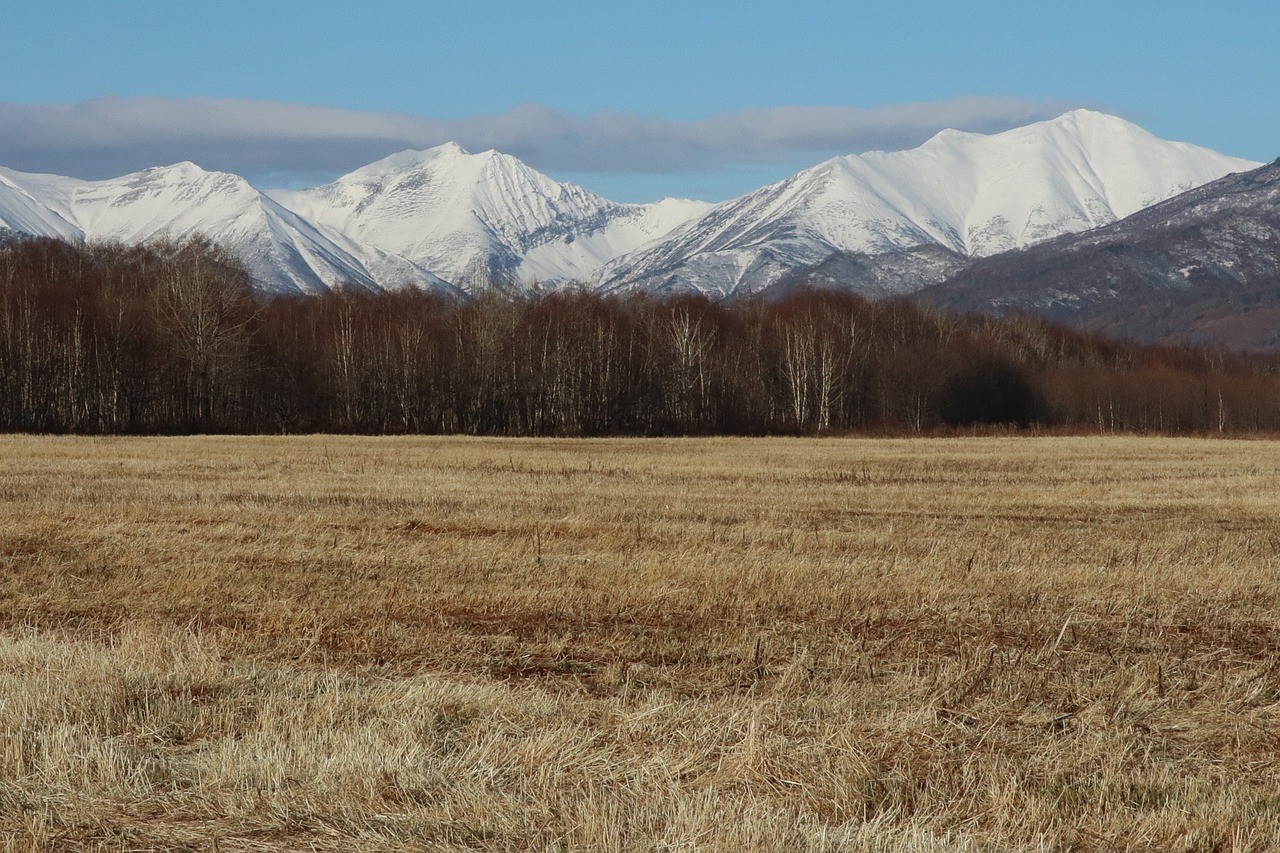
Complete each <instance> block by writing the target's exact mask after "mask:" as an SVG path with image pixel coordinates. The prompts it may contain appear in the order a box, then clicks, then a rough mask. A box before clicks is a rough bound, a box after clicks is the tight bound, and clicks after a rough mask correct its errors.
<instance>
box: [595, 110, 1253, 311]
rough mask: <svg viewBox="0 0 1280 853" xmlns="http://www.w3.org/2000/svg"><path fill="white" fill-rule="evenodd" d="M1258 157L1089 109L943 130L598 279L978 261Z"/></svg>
mask: <svg viewBox="0 0 1280 853" xmlns="http://www.w3.org/2000/svg"><path fill="white" fill-rule="evenodd" d="M1257 165H1258V164H1256V163H1253V162H1251V161H1248V160H1241V159H1237V158H1233V157H1227V156H1225V155H1222V154H1218V153H1217V152H1214V151H1210V150H1209V149H1205V148H1199V147H1197V146H1194V145H1189V144H1186V143H1179V142H1166V141H1164V140H1161V139H1158V138H1157V137H1155V136H1152V135H1151V134H1150V133H1147V132H1146V131H1145V130H1143V129H1141V128H1139V127H1137V126H1136V125H1133V124H1130V123H1129V122H1127V121H1124V120H1123V119H1120V118H1116V117H1115V116H1110V115H1105V114H1103V113H1097V112H1092V111H1088V110H1076V111H1074V112H1070V113H1066V114H1065V115H1062V116H1060V117H1058V118H1056V119H1052V120H1049V121H1044V122H1038V123H1036V124H1032V125H1027V126H1025V127H1020V128H1015V129H1014V130H1010V131H1006V132H1004V133H999V134H993V135H989V136H986V135H980V134H974V133H964V132H960V131H955V130H944V131H942V132H941V133H939V134H937V135H936V136H934V137H933V138H932V139H930V140H929V141H928V142H926V143H925V144H924V145H922V146H920V147H919V148H915V149H912V150H909V151H894V152H879V151H876V152H870V153H867V154H855V155H850V156H846V157H837V158H835V159H832V160H828V161H826V162H825V163H820V164H819V165H817V166H814V167H813V168H811V169H806V170H805V171H803V172H800V173H799V174H797V175H794V176H792V177H790V178H787V179H786V180H784V181H781V182H779V183H776V184H772V185H770V186H767V187H763V188H762V189H759V190H757V191H755V192H753V193H749V194H748V195H746V196H743V197H741V198H738V199H734V200H732V201H727V202H724V203H722V204H718V205H716V206H715V207H713V208H711V209H710V210H709V211H707V213H706V214H704V215H703V216H702V217H700V218H699V219H697V220H694V221H692V222H690V223H688V224H686V225H685V226H683V227H681V228H679V229H677V230H676V231H675V232H673V233H672V234H671V236H670V237H669V238H667V239H666V240H663V241H662V242H661V243H660V244H658V245H656V246H653V247H651V248H649V249H647V250H644V251H642V252H639V253H636V254H633V255H630V256H627V257H623V258H620V259H618V260H617V261H615V262H613V263H612V264H610V265H608V266H607V267H606V268H605V269H604V270H603V271H602V274H601V276H600V281H601V284H602V285H603V287H604V288H605V289H607V290H616V289H622V288H636V289H642V290H650V291H654V290H657V291H663V290H681V289H696V290H699V291H702V292H707V293H712V294H714V295H717V296H728V295H733V294H739V293H744V292H757V291H760V290H764V289H766V288H768V287H769V286H771V285H772V284H775V283H776V282H778V281H779V280H780V279H782V278H784V277H785V276H786V275H787V274H788V273H790V272H794V271H796V270H800V269H805V268H813V267H816V266H818V265H820V264H822V263H823V262H824V261H826V260H828V259H829V258H831V257H832V256H834V255H837V254H840V253H844V254H851V255H859V256H872V257H874V256H878V255H885V254H890V253H897V252H902V251H906V250H910V249H913V248H917V247H925V246H935V247H941V248H942V249H945V250H947V251H949V252H953V253H956V254H958V255H961V256H965V257H969V258H975V257H985V256H988V255H994V254H997V253H999V252H1003V251H1008V250H1011V249H1017V248H1023V247H1026V246H1030V245H1034V244H1036V243H1039V242H1041V241H1043V240H1046V239H1049V238H1052V237H1056V236H1059V235H1062V234H1070V233H1077V232H1080V231H1085V230H1087V229H1090V228H1094V227H1097V226H1099V225H1104V224H1107V223H1110V222H1114V221H1116V220H1118V219H1121V218H1123V217H1125V216H1128V215H1130V214H1132V213H1134V212H1136V211H1138V210H1140V209H1142V208H1144V207H1147V206H1149V205H1151V204H1155V203H1156V202H1160V201H1163V200H1165V199H1167V198H1170V197H1172V196H1174V195H1177V194H1178V193H1181V192H1184V191H1186V190H1189V189H1191V188H1193V187H1196V186H1200V185H1202V184H1205V183H1208V182H1210V181H1213V180H1216V179H1217V178H1220V177H1222V176H1224V175H1226V174H1229V173H1232V172H1240V171H1245V170H1247V169H1252V168H1254V167H1256V166H1257ZM925 283H932V282H925ZM915 286H916V287H919V286H922V284H917V285H915Z"/></svg>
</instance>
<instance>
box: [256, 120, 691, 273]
mask: <svg viewBox="0 0 1280 853" xmlns="http://www.w3.org/2000/svg"><path fill="white" fill-rule="evenodd" d="M272 196H273V197H274V198H275V199H277V200H278V201H280V202H281V203H282V204H284V205H286V206H287V207H289V208H290V209H292V210H294V211H297V212H298V213H299V214H301V215H302V216H304V217H306V218H307V219H309V220H311V221H313V222H316V223H319V224H321V225H324V226H327V227H329V228H331V229H333V230H334V231H337V232H340V233H343V234H346V235H348V236H351V237H354V238H356V239H359V240H361V241H364V242H367V243H369V244H372V245H376V246H379V247H381V248H383V249H387V250H389V251H392V252H394V253H396V254H398V255H401V256H403V257H406V258H408V259H410V260H412V261H414V262H415V263H417V264H419V265H421V266H423V267H425V268H427V269H430V270H432V271H433V272H435V273H437V274H438V275H440V276H442V277H443V278H445V279H448V280H449V281H451V282H453V283H455V284H457V285H459V286H461V287H463V288H465V289H468V290H478V289H480V288H483V287H486V286H488V285H489V284H491V283H499V284H509V285H519V284H529V283H531V282H533V281H546V282H557V283H558V282H565V281H572V280H586V279H588V278H590V277H591V276H592V274H593V273H594V272H595V271H596V270H597V269H598V268H599V267H600V266H601V265H603V264H604V263H606V262H608V261H610V260H613V259H614V258H616V257H618V256H619V255H622V254H624V253H626V252H630V251H633V250H635V249H637V248H639V247H641V246H643V245H645V244H647V243H649V242H651V241H653V240H654V239H656V238H659V237H661V236H663V235H664V234H666V233H667V232H668V231H670V230H671V229H672V228H674V227H675V226H677V225H680V224H682V223H683V222H685V221H687V220H689V219H691V218H692V217H694V216H696V215H698V214H700V213H702V212H703V211H704V210H705V209H706V208H707V207H709V205H706V204H704V203H702V202H694V201H684V200H678V199H667V200H664V201H661V202H658V203H656V204H649V205H635V204H618V203H616V202H612V201H608V200H607V199H603V198H601V197H600V196H597V195H595V194H594V193H591V192H588V191H587V190H585V189H582V188H581V187H577V186H574V185H573V184H565V183H559V182H557V181H554V180H552V179H551V178H548V177H547V176H546V175H543V174H541V173H540V172H537V171H535V170H534V169H531V168H530V167H529V166H527V165H525V164H524V163H522V162H521V161H520V160H517V159H516V158H514V157H511V156H508V155H506V154H499V153H498V152H496V151H486V152H483V153H480V154H469V153H467V152H466V151H464V150H463V149H462V148H460V147H459V146H457V145H454V144H448V145H442V146H439V147H437V148H431V149H428V150H426V151H404V152H401V153H399V154H394V155H392V156H390V157H387V158H385V159H383V160H379V161H378V162H376V163H372V164H370V165H368V166H365V167H363V168H361V169H357V170H356V171H354V172H352V173H350V174H348V175H345V176H343V177H341V178H339V179H338V180H337V181H335V182H333V183H331V184H328V185H327V186H323V187H318V188H315V189H309V190H298V191H276V192H273V193H272Z"/></svg>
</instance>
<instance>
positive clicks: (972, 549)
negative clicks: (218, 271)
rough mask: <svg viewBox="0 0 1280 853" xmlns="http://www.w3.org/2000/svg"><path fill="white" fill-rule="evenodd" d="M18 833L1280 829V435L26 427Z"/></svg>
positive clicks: (17, 506)
mask: <svg viewBox="0 0 1280 853" xmlns="http://www.w3.org/2000/svg"><path fill="white" fill-rule="evenodd" d="M0 849H3V850H217V851H266V850H298V851H303V850H320V851H383V850H441V851H463V850H499V851H544V850H545V851H588V850H590V851H597V850H600V851H700V850H705V851H713V850H714V851H750V850H788V851H791V850H795V851H801V850H813V851H838V850H841V851H878V853H941V851H988V850H991V851H1024V850H1025V851H1068V850H1071V851H1094V850H1096V851H1111V850H1159V851H1205V853H1207V851H1262V850H1273V849H1280V445H1276V444H1271V443H1264V442H1229V441H1197V440H1165V439H1130V438H1105V439H1104V438H1070V439H1062V438H1040V439H1034V438H1009V439H1001V438H987V439H957V440H941V439H939V440H917V441H910V440H907V441H878V440H848V441H846V440H775V439H769V440H750V439H733V440H728V439H724V440H719V439H717V440H671V441H666V440H663V441H568V440H563V441H523V440H481V439H453V438H449V439H417V438H413V439H399V438H396V439H389V438H380V439H370V438H339V437H305V438H175V439H154V438H152V439H64V438H45V437H25V436H16V437H15V436H11V437H4V438H0Z"/></svg>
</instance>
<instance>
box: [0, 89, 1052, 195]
mask: <svg viewBox="0 0 1280 853" xmlns="http://www.w3.org/2000/svg"><path fill="white" fill-rule="evenodd" d="M1074 106H1077V104H1071V103H1064V102H1047V101H1027V100H1021V99H1017V98H992V97H968V98H956V99H953V100H947V101H937V102H931V103H917V104H904V105H899V106H888V107H876V108H870V109H862V108H857V107H799V106H792V107H770V108H760V109H750V110H742V111H740V112H733V113H723V114H720V115H716V116H712V117H709V118H705V119H699V120H695V121H675V120H670V119H662V118H654V117H648V116H640V115H635V114H631V113H612V112H602V113H596V114H594V115H589V116H576V115H572V114H569V113H564V112H559V111H557V110H553V109H551V108H549V107H546V106H542V105H538V104H526V105H523V106H519V107H516V108H514V109H512V110H510V111H508V112H506V113H503V114H501V115H478V116H471V117H467V118H462V119H450V120H445V119H433V118H427V117H422V116H414V115H407V114H401V113H379V112H362V111H356V110H344V109H336V108H332V107H316V106H309V105H305V104H292V103H275V102H268V101H246V100H226V99H212V98H192V99H185V100H169V99H161V98H115V97H108V98H98V99H95V100H91V101H85V102H82V103H78V104H12V103H0V165H5V166H8V167H10V168H14V169H18V170H21V171H30V172H53V173H56V174H64V175H73V176H76V177H84V178H102V177H113V176H116V175H120V174H124V173H126V172H131V171H135V170H137V169H142V168H145V167H147V166H154V165H163V164H168V163H173V162H177V161H181V160H192V161H194V162H196V163H198V164H200V165H201V166H204V167H205V168H208V169H219V170H224V171H230V172H235V173H237V174H242V175H245V176H247V177H249V178H251V179H253V180H256V181H258V182H260V183H272V182H281V181H297V180H305V179H307V178H311V177H316V178H319V177H322V176H334V175H337V174H340V173H342V172H346V171H349V170H350V169H353V168H356V167H358V166H361V165H364V164H365V163H369V162H372V161H373V160H376V159H379V158H380V157H384V156H386V155H388V154H391V153H394V152H396V151H400V150H404V149H406V148H428V147H431V146H433V145H438V144H440V143H443V142H449V141H454V142H458V143H459V144H461V145H462V146H463V147H464V148H467V149H469V150H473V151H478V150H485V149H488V148H496V149H498V150H500V151H505V152H507V153H509V154H513V155H515V156H517V157H519V158H521V159H523V160H525V161H526V162H528V163H529V164H530V165H532V166H534V167H535V168H539V169H545V170H549V171H572V172H580V173H585V172H596V173H619V174H669V173H676V172H681V173H690V172H699V171H706V172H711V171H716V170H718V169H723V168H727V167H731V166H739V165H745V164H771V163H807V162H814V161H816V160H818V159H821V158H822V157H824V156H831V155H834V154H841V153H855V152H860V151H868V150H873V149H890V150H891V149H899V148H908V147H913V146H915V145H918V144H920V143H922V142H924V141H925V140H926V139H928V138H929V137H930V136H932V135H933V134H934V133H936V132H937V131H939V130H942V129H943V128H955V129H958V130H971V131H978V132H984V133H990V132H997V131H1000V130H1006V129H1008V128H1011V127H1016V126H1019V125H1023V124H1027V123H1029V122H1032V121H1037V120H1040V119H1046V118H1051V117H1053V116H1056V115H1059V114H1061V113H1062V112H1064V111H1065V110H1067V109H1070V108H1072V107H1074Z"/></svg>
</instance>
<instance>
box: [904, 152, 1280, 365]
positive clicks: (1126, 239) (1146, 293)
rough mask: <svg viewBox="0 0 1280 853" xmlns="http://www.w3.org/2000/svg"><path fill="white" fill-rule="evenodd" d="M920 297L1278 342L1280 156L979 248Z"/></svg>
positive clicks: (1157, 332) (1144, 332) (1155, 338)
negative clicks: (1132, 208)
mask: <svg viewBox="0 0 1280 853" xmlns="http://www.w3.org/2000/svg"><path fill="white" fill-rule="evenodd" d="M921 297H922V298H925V299H927V300H928V301H930V302H932V303H934V304H937V305H941V306H944V307H947V308H951V309H959V310H965V311H986V312H990V313H1003V312H1005V311H1009V310H1013V309H1018V310H1024V311H1030V312H1033V313H1037V314H1042V315H1044V316H1047V317H1049V318H1050V319H1052V320H1055V321H1057V322H1064V323H1072V324H1076V325H1080V326H1084V327H1087V328H1091V329H1095V330H1098V331H1101V332H1104V333H1107V334H1109V335H1113V336H1122V337H1127V338H1134V339H1138V340H1143V341H1149V342H1159V341H1177V342H1182V341H1187V340H1190V341H1192V342H1194V343H1201V344H1207V343H1214V344H1225V345H1227V346H1231V347H1239V348H1246V349H1256V350H1277V349H1280V161H1277V162H1275V163H1272V164H1270V165H1267V166H1263V167H1262V168H1259V169H1256V170H1253V171H1250V172H1246V173H1243V174H1238V175H1229V176H1227V177H1225V178H1222V179H1221V180H1218V181H1214V182H1213V183H1210V184H1207V185H1205V186H1202V187H1198V188H1197V189H1194V190H1191V191H1189V192H1186V193H1183V194H1182V195H1179V196H1176V197H1174V198H1171V199H1169V200H1167V201H1165V202H1162V203H1160V204H1157V205H1154V206H1152V207H1150V208H1146V209H1144V210H1142V211H1139V212H1138V213H1136V214H1134V215H1133V216H1130V217H1128V218H1126V219H1123V220H1121V221H1119V222H1116V223H1113V224H1110V225H1107V226H1104V227H1102V228H1097V229H1094V230H1092V231H1087V232H1084V233H1082V234H1075V235H1068V236H1064V237H1060V238H1057V239H1055V240H1051V241H1048V242H1045V243H1042V244H1040V245H1038V246H1035V247H1033V248H1030V249H1027V250H1026V251H1020V252H1008V253H1005V254H1002V255H998V256H995V257H992V258H987V259H983V260H981V261H979V262H977V263H975V264H973V265H972V266H970V267H969V268H968V269H965V270H963V271H960V272H959V273H957V274H956V275H954V276H952V277H950V278H949V279H948V280H947V281H946V282H945V283H943V284H941V285H939V286H936V287H932V288H929V289H927V290H925V291H923V292H922V293H921Z"/></svg>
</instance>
